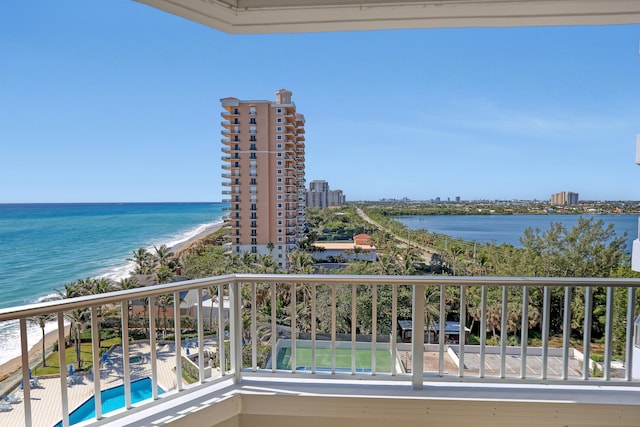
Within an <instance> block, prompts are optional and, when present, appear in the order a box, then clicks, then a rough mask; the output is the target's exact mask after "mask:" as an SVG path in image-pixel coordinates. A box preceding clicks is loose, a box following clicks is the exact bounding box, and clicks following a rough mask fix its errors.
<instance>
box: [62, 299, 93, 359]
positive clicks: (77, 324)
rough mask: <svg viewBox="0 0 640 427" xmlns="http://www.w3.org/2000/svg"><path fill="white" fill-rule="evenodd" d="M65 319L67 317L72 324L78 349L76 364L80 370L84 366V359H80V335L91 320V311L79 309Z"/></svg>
mask: <svg viewBox="0 0 640 427" xmlns="http://www.w3.org/2000/svg"><path fill="white" fill-rule="evenodd" d="M64 317H66V318H67V320H68V321H69V323H70V324H71V325H70V326H71V333H72V335H73V336H74V341H75V348H76V364H77V367H78V369H80V368H81V365H82V358H81V357H80V334H81V333H82V329H83V328H84V325H85V324H86V323H87V320H88V318H89V310H87V309H86V308H78V309H75V310H72V311H68V312H66V313H65V314H64Z"/></svg>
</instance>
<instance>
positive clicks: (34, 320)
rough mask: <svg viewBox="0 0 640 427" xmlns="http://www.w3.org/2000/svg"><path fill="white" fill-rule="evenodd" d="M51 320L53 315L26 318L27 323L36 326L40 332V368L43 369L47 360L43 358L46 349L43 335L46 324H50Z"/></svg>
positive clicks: (53, 318) (53, 317) (46, 314)
mask: <svg viewBox="0 0 640 427" xmlns="http://www.w3.org/2000/svg"><path fill="white" fill-rule="evenodd" d="M52 320H55V315H54V314H53V313H45V314H38V315H36V316H31V317H27V322H29V323H31V324H32V325H38V326H39V327H40V329H41V330H42V367H43V368H44V367H46V366H47V360H46V358H45V352H46V347H45V342H44V335H45V334H44V328H45V327H46V326H47V322H51V321H52Z"/></svg>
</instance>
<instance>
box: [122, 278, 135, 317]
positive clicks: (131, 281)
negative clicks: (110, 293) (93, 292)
mask: <svg viewBox="0 0 640 427" xmlns="http://www.w3.org/2000/svg"><path fill="white" fill-rule="evenodd" d="M139 287H140V282H139V281H138V279H137V278H136V277H134V276H129V277H125V278H123V279H120V281H119V282H118V285H117V288H118V289H119V290H121V291H126V290H127V289H136V288H139ZM132 309H133V306H132V304H131V300H129V301H127V315H128V316H130V315H131V311H132Z"/></svg>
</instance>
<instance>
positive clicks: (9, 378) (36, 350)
mask: <svg viewBox="0 0 640 427" xmlns="http://www.w3.org/2000/svg"><path fill="white" fill-rule="evenodd" d="M223 225H224V222H223V221H220V222H216V223H213V224H211V225H209V226H207V227H205V228H204V229H203V230H202V231H200V232H199V233H198V234H196V235H194V236H193V237H190V238H189V239H187V240H185V241H184V242H180V243H178V244H176V245H173V246H172V247H171V251H172V252H174V253H175V254H176V256H180V254H181V253H183V252H184V251H186V250H187V249H189V248H190V247H191V246H193V245H194V244H196V243H197V242H199V241H201V240H203V239H204V238H205V237H207V236H208V235H209V234H211V233H214V232H215V231H217V230H219V229H220V228H222V226H223ZM69 333H70V331H69V326H65V336H68V335H69ZM57 341H58V329H57V328H56V329H53V330H52V331H49V332H47V333H46V334H45V336H44V343H45V357H46V354H48V351H49V349H50V348H51V347H52V346H53V345H54V344H55V343H56V342H57ZM28 354H29V365H30V366H33V364H34V363H36V364H39V363H38V362H41V359H42V338H40V339H39V340H38V342H37V343H35V344H34V345H33V346H32V347H31V348H30V349H29V351H28ZM21 369H22V356H21V355H18V356H16V357H14V358H12V359H10V360H8V361H6V362H3V363H1V364H0V391H2V392H3V393H6V392H8V391H9V390H11V389H12V388H14V387H15V383H16V381H17V383H19V382H20V379H21V375H19V376H17V375H16V373H17V372H19V371H20V370H21Z"/></svg>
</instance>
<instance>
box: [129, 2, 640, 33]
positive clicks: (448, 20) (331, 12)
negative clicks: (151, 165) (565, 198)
mask: <svg viewBox="0 0 640 427" xmlns="http://www.w3.org/2000/svg"><path fill="white" fill-rule="evenodd" d="M137 1H139V2H141V3H146V4H148V5H150V6H153V7H156V8H158V9H161V10H164V11H166V12H169V13H172V14H174V15H178V16H181V17H183V18H186V19H189V20H191V21H195V22H199V23H201V24H203V25H206V26H208V27H212V28H215V29H218V30H220V31H224V32H226V33H231V34H259V33H294V32H320V31H349V30H379V29H401V28H445V27H516V26H544V25H609V24H632V23H640V0H439V1H433V0H431V1H429V0H426V1H418V0H416V1H411V0H402V1H401V0H365V1H359V2H358V1H354V0H137Z"/></svg>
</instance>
